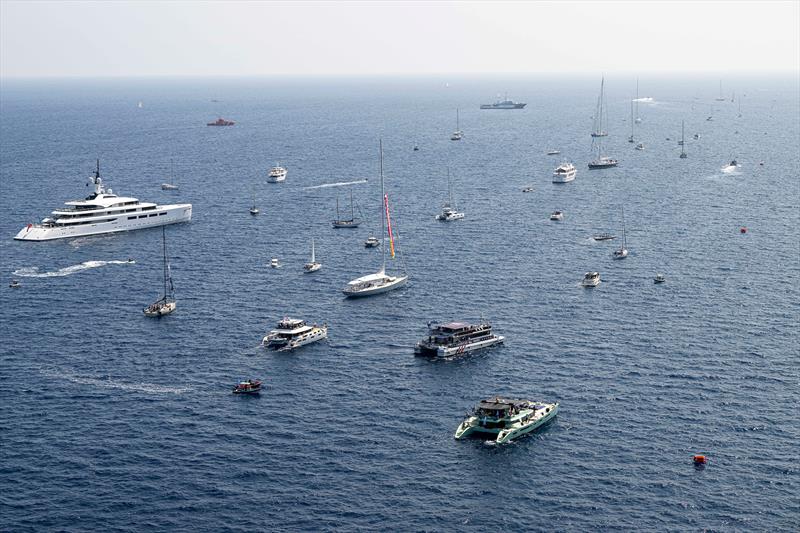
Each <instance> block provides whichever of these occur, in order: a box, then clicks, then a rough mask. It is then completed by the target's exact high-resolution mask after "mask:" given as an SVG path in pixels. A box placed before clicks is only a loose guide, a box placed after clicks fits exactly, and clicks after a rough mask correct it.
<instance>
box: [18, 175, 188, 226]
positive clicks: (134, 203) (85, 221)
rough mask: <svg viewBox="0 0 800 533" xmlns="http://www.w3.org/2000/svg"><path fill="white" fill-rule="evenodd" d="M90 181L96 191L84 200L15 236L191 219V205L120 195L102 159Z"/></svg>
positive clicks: (71, 204)
mask: <svg viewBox="0 0 800 533" xmlns="http://www.w3.org/2000/svg"><path fill="white" fill-rule="evenodd" d="M90 180H91V183H92V184H93V185H94V193H92V194H90V195H89V196H87V197H86V198H85V199H83V200H74V201H71V202H66V203H65V205H66V206H67V207H65V208H62V209H57V210H55V211H53V212H52V213H51V214H52V215H53V216H52V217H46V218H44V219H42V221H41V223H39V224H28V225H27V226H25V227H24V228H22V229H21V230H20V231H19V233H17V234H16V236H15V237H14V239H16V240H19V241H49V240H52V239H64V238H67V237H85V236H87V235H99V234H102V233H114V232H117V231H129V230H134V229H142V228H152V227H156V226H164V225H167V224H175V223H177V222H188V221H189V220H191V218H192V204H171V205H157V204H153V203H147V202H140V201H139V200H138V199H136V198H130V197H125V196H117V195H116V194H114V193H113V191H112V190H111V189H110V188H109V189H106V188H105V187H104V186H103V180H102V178H101V177H100V161H99V160H98V161H97V168H96V170H95V172H94V176H91V177H90Z"/></svg>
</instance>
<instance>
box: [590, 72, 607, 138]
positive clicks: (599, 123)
mask: <svg viewBox="0 0 800 533" xmlns="http://www.w3.org/2000/svg"><path fill="white" fill-rule="evenodd" d="M605 84H606V79H605V77H602V78H600V96H598V97H597V105H596V106H595V112H594V131H592V137H605V136H606V135H608V132H607V131H605V130H604V129H603V119H604V118H606V117H605V116H604V114H603V113H607V111H604V106H605V98H606V97H605Z"/></svg>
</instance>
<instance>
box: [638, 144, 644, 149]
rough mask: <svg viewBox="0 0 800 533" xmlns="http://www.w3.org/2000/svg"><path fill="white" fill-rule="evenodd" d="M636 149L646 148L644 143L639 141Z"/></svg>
mask: <svg viewBox="0 0 800 533" xmlns="http://www.w3.org/2000/svg"><path fill="white" fill-rule="evenodd" d="M636 149H637V150H644V143H638V144H637V145H636Z"/></svg>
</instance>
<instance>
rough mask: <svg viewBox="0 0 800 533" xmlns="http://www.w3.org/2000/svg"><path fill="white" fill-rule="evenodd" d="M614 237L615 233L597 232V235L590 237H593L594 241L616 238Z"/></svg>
mask: <svg viewBox="0 0 800 533" xmlns="http://www.w3.org/2000/svg"><path fill="white" fill-rule="evenodd" d="M616 238H617V236H616V235H611V234H610V233H598V234H597V235H594V236H593V237H592V239H594V240H596V241H610V240H612V239H616Z"/></svg>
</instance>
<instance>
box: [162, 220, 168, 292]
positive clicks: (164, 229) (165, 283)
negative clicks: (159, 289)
mask: <svg viewBox="0 0 800 533" xmlns="http://www.w3.org/2000/svg"><path fill="white" fill-rule="evenodd" d="M161 242H162V243H163V248H164V299H165V300H166V299H167V228H166V226H161Z"/></svg>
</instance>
